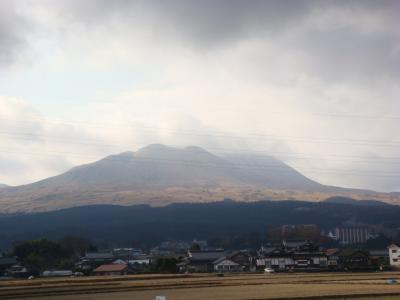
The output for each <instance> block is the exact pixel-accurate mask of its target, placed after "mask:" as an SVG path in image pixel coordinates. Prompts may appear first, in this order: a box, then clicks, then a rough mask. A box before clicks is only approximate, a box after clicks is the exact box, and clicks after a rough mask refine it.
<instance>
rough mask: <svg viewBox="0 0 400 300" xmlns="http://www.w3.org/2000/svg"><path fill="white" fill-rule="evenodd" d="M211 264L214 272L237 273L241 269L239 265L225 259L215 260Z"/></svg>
mask: <svg viewBox="0 0 400 300" xmlns="http://www.w3.org/2000/svg"><path fill="white" fill-rule="evenodd" d="M213 264H214V271H215V272H239V271H242V269H243V267H242V266H241V265H240V264H238V263H235V262H234V261H232V260H230V259H228V258H226V257H221V258H219V259H217V260H216V261H214V263H213Z"/></svg>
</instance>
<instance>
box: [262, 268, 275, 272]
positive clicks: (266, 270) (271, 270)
mask: <svg viewBox="0 0 400 300" xmlns="http://www.w3.org/2000/svg"><path fill="white" fill-rule="evenodd" d="M274 272H275V270H274V269H272V268H265V269H264V273H274Z"/></svg>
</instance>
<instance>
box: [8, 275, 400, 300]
mask: <svg viewBox="0 0 400 300" xmlns="http://www.w3.org/2000/svg"><path fill="white" fill-rule="evenodd" d="M389 278H396V279H397V280H398V281H399V282H400V273H398V272H396V273H394V272H385V273H351V274H350V273H308V274H298V273H297V274H235V275H225V276H224V277H218V276H216V275H215V274H204V275H200V274H196V275H133V276H124V277H84V278H54V279H35V280H14V281H0V299H27V298H29V299H47V300H67V299H68V300H69V299H74V300H75V299H76V300H95V299H96V300H97V299H99V300H105V299H117V300H128V299H140V300H142V299H143V300H146V299H149V300H150V299H151V300H154V299H155V297H156V296H159V295H162V296H166V299H167V300H187V299H191V300H200V299H219V300H228V299H229V300H244V299H253V300H256V299H257V300H262V299H281V300H282V299H381V300H392V299H400V284H388V283H387V280H388V279H389Z"/></svg>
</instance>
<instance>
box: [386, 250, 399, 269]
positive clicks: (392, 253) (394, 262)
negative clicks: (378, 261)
mask: <svg viewBox="0 0 400 300" xmlns="http://www.w3.org/2000/svg"><path fill="white" fill-rule="evenodd" d="M388 249H389V261H390V267H391V268H393V269H400V246H398V245H396V244H391V245H390V246H389V247H388Z"/></svg>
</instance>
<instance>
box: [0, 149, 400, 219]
mask: <svg viewBox="0 0 400 300" xmlns="http://www.w3.org/2000/svg"><path fill="white" fill-rule="evenodd" d="M337 195H342V196H347V197H353V198H358V199H363V198H364V199H365V198H367V199H375V197H378V196H379V197H381V198H382V197H383V198H384V199H383V200H387V201H389V200H390V201H392V200H393V199H392V198H394V199H397V198H398V197H396V196H386V195H383V196H382V195H378V194H376V193H373V192H369V191H361V190H351V189H343V188H338V187H330V186H324V185H321V184H319V183H317V182H315V181H312V180H311V179H309V178H307V177H305V176H303V175H302V174H301V173H299V172H298V171H296V170H295V169H293V168H292V167H290V166H288V165H287V164H285V163H283V162H282V161H280V160H278V159H276V158H273V157H271V156H267V155H251V154H225V155H219V156H218V155H215V154H212V153H210V152H208V151H206V150H204V149H202V148H199V147H187V148H183V149H181V148H172V147H167V146H164V145H158V144H157V145H150V146H147V147H144V148H142V149H140V150H138V151H137V152H124V153H121V154H117V155H111V156H108V157H105V158H104V159H101V160H99V161H96V162H94V163H90V164H85V165H81V166H77V167H74V168H72V169H70V170H69V171H67V172H65V173H63V174H60V175H58V176H54V177H51V178H47V179H44V180H41V181H38V182H35V183H32V184H28V185H24V186H17V187H10V188H7V189H3V190H0V204H1V206H0V208H1V211H2V212H11V213H12V212H29V211H48V210H54V209H60V208H67V207H72V206H81V205H93V204H119V205H132V204H138V203H143V204H151V205H166V204H168V203H172V202H211V201H219V200H222V199H224V198H230V199H235V200H240V201H257V200H283V199H289V200H290V199H296V200H323V199H325V198H328V197H330V196H337ZM385 197H389V198H388V199H389V200H388V199H386V198H385ZM381 200H382V199H381ZM390 201H389V202H390Z"/></svg>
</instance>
